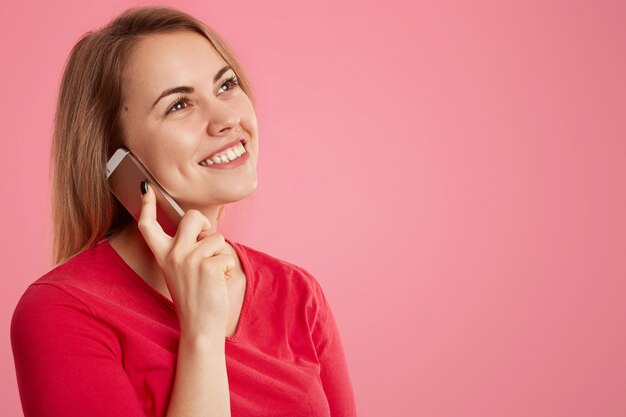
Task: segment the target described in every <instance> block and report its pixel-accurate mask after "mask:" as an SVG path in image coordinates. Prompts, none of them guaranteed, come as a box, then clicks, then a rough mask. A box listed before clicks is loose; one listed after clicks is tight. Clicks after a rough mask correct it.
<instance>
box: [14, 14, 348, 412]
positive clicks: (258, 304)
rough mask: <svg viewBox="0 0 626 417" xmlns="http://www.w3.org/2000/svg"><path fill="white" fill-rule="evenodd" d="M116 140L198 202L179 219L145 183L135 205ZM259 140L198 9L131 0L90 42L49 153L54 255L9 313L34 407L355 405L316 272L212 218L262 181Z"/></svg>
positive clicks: (283, 408)
mask: <svg viewBox="0 0 626 417" xmlns="http://www.w3.org/2000/svg"><path fill="white" fill-rule="evenodd" d="M120 146H125V147H126V148H128V149H129V150H130V151H131V152H132V153H133V154H134V155H135V157H137V158H138V159H139V160H140V161H141V162H142V163H143V164H144V166H145V167H146V168H147V169H148V170H149V171H150V172H151V173H152V175H153V176H154V178H155V179H156V181H157V182H158V183H159V184H161V185H162V186H163V188H164V189H165V190H166V191H167V192H168V193H169V194H170V195H171V196H172V197H173V198H174V200H176V201H177V202H178V203H179V205H180V206H181V207H182V208H183V210H184V211H185V215H184V217H183V218H182V220H181V222H180V225H179V227H178V230H177V232H176V234H175V236H173V237H171V236H169V235H167V234H166V233H164V232H163V230H162V229H161V227H160V226H159V224H158V222H157V221H156V205H155V204H156V203H155V194H154V190H153V189H152V187H150V186H149V184H145V183H142V184H137V192H138V193H139V192H140V190H141V193H142V194H143V196H142V210H141V215H140V218H139V222H135V220H134V219H133V218H132V217H131V216H130V214H128V212H127V211H126V210H125V209H124V207H123V206H122V205H121V204H120V203H118V202H117V201H116V199H115V197H114V196H113V194H112V193H111V192H110V190H109V189H108V186H107V180H106V174H105V164H106V161H107V160H108V158H109V157H110V156H111V155H112V154H113V152H114V151H115V150H116V149H117V148H119V147H120ZM226 148H229V151H225V149H226ZM258 150H259V138H258V131H257V120H256V116H255V112H254V107H253V102H252V96H251V92H250V86H249V83H248V81H247V80H246V77H245V75H244V73H243V70H242V68H241V66H240V65H239V64H238V63H237V60H236V59H235V57H234V56H233V54H232V53H231V52H230V50H229V48H228V47H227V45H226V44H225V43H224V42H223V41H222V40H220V38H219V37H218V36H217V34H216V33H215V32H213V31H212V30H211V29H210V28H208V27H206V26H205V25H204V24H202V23H200V22H199V21H197V20H196V19H194V18H192V17H190V16H188V15H186V14H184V13H181V12H179V11H176V10H173V9H169V8H154V7H146V8H138V9H130V10H128V11H127V12H125V13H123V14H122V15H120V16H119V17H118V18H116V19H115V20H113V21H112V22H111V23H110V24H109V25H107V26H106V27H104V28H102V29H101V30H99V31H97V32H94V33H88V34H87V35H86V36H84V37H83V38H82V39H81V40H80V41H79V42H78V43H77V45H76V46H75V47H74V49H73V50H72V52H71V55H70V58H69V61H68V63H67V66H66V69H65V72H64V76H63V81H62V84H61V91H60V96H59V102H58V107H57V116H56V120H55V136H54V144H53V152H52V165H53V168H54V176H53V226H54V234H55V240H54V253H55V262H57V265H56V266H55V267H54V269H52V270H51V271H49V272H48V273H47V274H45V275H44V276H42V277H40V278H39V279H38V280H37V281H35V282H34V283H33V284H31V285H30V286H29V287H28V289H27V290H26V291H25V293H24V294H23V296H22V298H21V299H20V301H19V303H18V305H17V307H16V309H15V312H14V314H13V320H12V324H11V341H12V346H13V354H14V358H15V365H16V372H17V379H18V385H19V390H20V397H21V400H22V406H23V409H24V414H25V416H26V417H34V416H50V417H52V416H87V415H88V416H90V417H96V416H103V417H104V416H106V417H113V416H125V417H139V416H142V417H143V416H168V417H182V416H228V415H233V416H333V417H335V416H354V415H356V411H355V408H356V407H355V402H354V396H353V392H352V387H351V383H350V378H349V375H348V370H347V366H346V362H345V358H344V354H343V349H342V344H341V340H340V337H339V333H338V329H337V326H336V323H335V321H334V318H333V315H332V312H331V309H330V307H329V305H328V303H327V301H326V299H325V297H324V294H323V292H322V289H321V287H320V286H319V283H318V282H317V281H316V280H315V278H314V277H313V276H311V275H310V274H309V273H308V272H307V271H306V270H304V269H303V268H301V267H298V266H296V265H293V264H291V263H288V262H286V261H283V260H280V259H277V258H274V257H272V256H270V255H267V254H264V253H262V252H260V251H257V250H254V249H252V248H250V247H247V246H245V245H243V244H239V243H235V242H233V241H231V240H229V239H227V238H225V237H224V236H222V235H220V234H219V233H217V226H218V223H219V218H220V213H221V210H222V208H223V207H224V205H225V204H228V203H231V202H234V201H238V200H241V199H243V198H245V197H247V196H248V195H250V194H251V193H252V192H253V191H254V190H255V189H256V186H257V173H256V163H257V159H258Z"/></svg>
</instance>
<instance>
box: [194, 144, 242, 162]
mask: <svg viewBox="0 0 626 417" xmlns="http://www.w3.org/2000/svg"><path fill="white" fill-rule="evenodd" d="M244 153H246V148H245V147H244V146H243V145H242V144H241V142H240V143H238V144H237V145H235V146H233V147H232V148H230V149H228V150H227V151H226V152H224V153H222V154H220V155H216V156H213V157H212V158H209V159H206V160H204V161H202V162H200V165H202V166H208V165H213V164H227V163H229V162H230V161H234V160H235V159H237V158H239V157H240V156H241V155H243V154H244Z"/></svg>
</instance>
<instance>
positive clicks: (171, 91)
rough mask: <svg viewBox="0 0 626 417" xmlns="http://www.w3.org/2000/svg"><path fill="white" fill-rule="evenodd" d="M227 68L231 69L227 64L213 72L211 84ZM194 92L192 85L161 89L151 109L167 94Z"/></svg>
mask: <svg viewBox="0 0 626 417" xmlns="http://www.w3.org/2000/svg"><path fill="white" fill-rule="evenodd" d="M229 69H232V68H231V67H229V66H228V65H226V66H225V67H223V68H222V69H221V70H219V71H218V72H217V74H215V77H213V84H215V83H216V82H217V80H219V79H220V77H221V76H222V75H224V73H225V72H226V71H228V70H229ZM193 92H194V89H193V87H188V86H180V87H174V88H169V89H167V90H165V91H163V93H161V95H160V96H159V98H157V99H156V101H155V102H154V103H153V104H152V107H151V109H153V108H154V106H156V105H157V103H158V102H159V100H161V99H162V98H163V97H166V96H169V95H170V94H176V93H187V94H191V93H193Z"/></svg>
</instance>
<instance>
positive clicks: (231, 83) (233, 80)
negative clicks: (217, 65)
mask: <svg viewBox="0 0 626 417" xmlns="http://www.w3.org/2000/svg"><path fill="white" fill-rule="evenodd" d="M238 85H239V80H238V79H237V77H236V76H234V75H233V76H232V77H230V78H229V79H227V80H226V81H224V84H222V85H221V86H220V90H221V89H222V88H223V87H224V86H228V90H232V89H233V88H235V87H236V86H238Z"/></svg>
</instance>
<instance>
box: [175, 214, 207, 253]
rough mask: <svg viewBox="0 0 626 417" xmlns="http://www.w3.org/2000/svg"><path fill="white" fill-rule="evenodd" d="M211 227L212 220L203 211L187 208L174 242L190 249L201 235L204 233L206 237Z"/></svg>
mask: <svg viewBox="0 0 626 417" xmlns="http://www.w3.org/2000/svg"><path fill="white" fill-rule="evenodd" d="M210 228H211V222H210V221H209V219H208V218H207V217H206V216H205V215H204V214H202V212H200V211H199V210H195V209H190V210H187V212H185V215H184V216H183V218H182V219H181V220H180V223H179V224H178V230H177V231H176V235H174V242H172V243H173V245H174V246H177V245H180V246H182V247H183V248H185V249H190V248H191V246H193V244H195V243H196V242H197V241H198V240H199V235H201V234H202V235H203V237H204V235H205V233H206V232H207V231H208V230H209V229H210ZM203 232H204V233H203Z"/></svg>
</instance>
